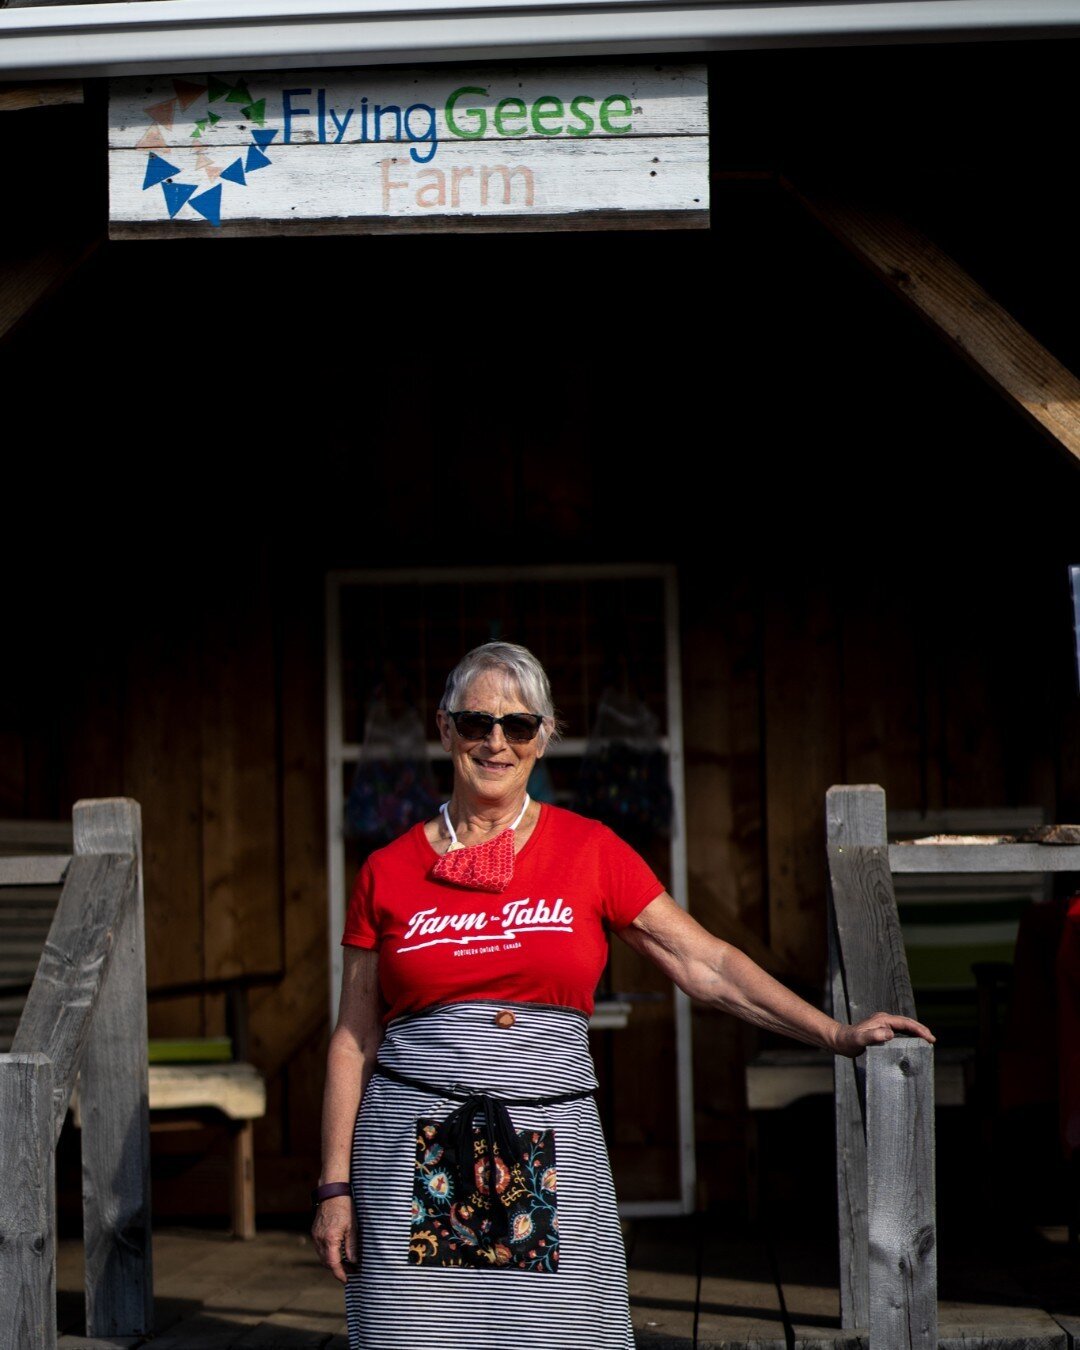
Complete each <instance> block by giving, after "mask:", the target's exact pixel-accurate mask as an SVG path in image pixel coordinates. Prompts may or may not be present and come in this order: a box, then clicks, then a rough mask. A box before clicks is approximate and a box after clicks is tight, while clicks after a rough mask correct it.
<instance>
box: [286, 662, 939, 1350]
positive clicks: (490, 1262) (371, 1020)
mask: <svg viewBox="0 0 1080 1350" xmlns="http://www.w3.org/2000/svg"><path fill="white" fill-rule="evenodd" d="M438 726H439V734H440V736H441V738H442V743H443V746H444V747H445V748H446V750H447V751H449V753H450V756H451V759H452V761H453V768H454V786H453V791H452V793H451V797H450V800H449V802H448V803H447V804H446V805H445V806H444V807H443V808H442V809H441V811H440V814H439V816H437V817H436V818H435V819H434V820H430V821H427V822H426V823H421V824H419V825H416V826H414V827H413V829H412V830H410V831H409V832H408V833H407V834H405V835H404V836H402V838H400V839H398V840H396V841H395V842H394V843H392V844H390V845H388V846H387V847H386V848H384V849H380V850H378V851H377V852H375V853H373V854H372V855H371V857H370V858H369V859H368V861H367V862H366V863H365V864H364V866H363V868H362V869H361V871H360V874H359V876H358V878H357V882H356V886H355V888H354V891H353V895H352V898H351V900H350V904H349V912H348V917H347V919H346V926H345V936H344V944H345V946H346V956H345V971H344V976H343V981H342V995H341V1007H340V1013H339V1018H338V1024H337V1027H336V1028H335V1030H334V1033H333V1036H332V1038H331V1043H330V1053H329V1060H328V1068H327V1079H326V1092H325V1099H324V1107H323V1169H322V1175H321V1177H320V1186H319V1187H318V1188H317V1190H316V1192H315V1199H316V1204H317V1213H316V1218H315V1223H314V1226H313V1229H312V1236H313V1239H314V1242H315V1246H316V1248H317V1250H318V1252H319V1255H320V1257H321V1259H322V1261H323V1263H324V1264H325V1265H326V1266H327V1267H328V1268H329V1269H330V1270H331V1271H332V1272H333V1273H334V1275H335V1276H336V1277H337V1278H338V1279H339V1280H341V1281H342V1282H343V1283H345V1285H346V1309H347V1312H348V1324H349V1344H350V1350H397V1348H398V1347H401V1350H436V1348H438V1350H486V1347H494V1346H499V1347H502V1346H505V1345H512V1346H514V1350H570V1348H571V1347H574V1350H577V1347H580V1346H583V1345H588V1346H590V1347H591V1348H592V1350H632V1347H633V1344H634V1341H633V1333H632V1331H631V1327H630V1315H629V1308H628V1301H627V1292H626V1265H625V1257H624V1253H623V1247H622V1238H621V1232H620V1228H619V1223H618V1216H617V1210H616V1205H615V1196H614V1192H613V1189H612V1184H611V1175H610V1170H609V1167H608V1160H607V1154H606V1151H605V1148H604V1142H603V1136H602V1133H601V1129H600V1123H599V1118H598V1116H597V1111H596V1105H595V1102H594V1099H593V1097H592V1090H593V1089H594V1088H595V1086H596V1080H595V1078H594V1076H593V1068H592V1062H591V1059H590V1057H589V1049H588V1037H587V1028H588V1016H589V1014H590V1013H591V1011H592V996H593V991H594V990H595V988H596V984H597V981H598V979H599V977H600V974H601V971H602V969H603V966H604V961H605V958H606V946H607V933H608V931H613V932H615V933H616V934H617V935H618V936H619V937H620V938H622V940H623V941H624V942H626V943H627V944H628V945H629V946H631V947H632V948H634V950H635V951H639V952H642V953H643V954H645V955H646V956H648V957H650V958H651V959H652V960H653V961H655V962H656V964H657V965H658V966H659V967H660V968H661V969H662V970H663V971H664V972H665V973H666V974H668V975H669V976H670V977H671V978H672V979H673V980H674V981H675V982H676V983H677V984H678V985H679V987H680V988H681V989H683V990H685V992H686V993H687V994H689V995H690V997H691V998H694V999H697V1000H699V1001H700V1002H703V1003H710V1004H712V1005H714V1006H716V1007H720V1008H723V1009H725V1010H727V1011H729V1012H733V1013H735V1014H736V1015H737V1016H739V1017H742V1018H744V1019H745V1020H746V1021H749V1022H753V1023H755V1024H756V1025H758V1026H762V1027H767V1028H769V1029H770V1030H773V1031H780V1032H783V1033H784V1034H786V1035H788V1036H792V1037H794V1038H795V1039H796V1040H800V1041H806V1042H809V1043H810V1044H813V1045H820V1046H823V1047H825V1048H826V1049H829V1050H832V1051H833V1052H835V1053H837V1054H844V1055H850V1056H855V1055H858V1054H859V1053H860V1052H861V1051H862V1049H863V1048H864V1047H865V1046H867V1045H874V1044H880V1043H882V1042H884V1041H888V1040H891V1039H892V1037H893V1036H894V1035H896V1034H898V1033H899V1034H903V1035H917V1036H922V1037H924V1038H925V1039H927V1040H931V1041H932V1040H933V1039H934V1038H933V1036H932V1035H931V1033H930V1031H929V1029H928V1028H927V1027H925V1026H923V1025H922V1024H921V1023H920V1022H916V1021H914V1020H912V1019H911V1018H907V1017H899V1016H894V1015H892V1014H889V1013H877V1014H875V1015H874V1016H873V1017H869V1018H867V1019H866V1020H865V1021H863V1022H860V1023H858V1025H856V1026H846V1025H843V1024H841V1023H839V1022H836V1021H834V1020H833V1018H831V1017H828V1016H827V1015H826V1014H825V1013H823V1012H821V1011H819V1010H818V1009H817V1008H814V1007H812V1006H811V1005H810V1004H808V1003H805V1002H804V1001H803V1000H802V999H800V998H799V997H798V996H797V995H795V994H794V993H792V992H791V991H790V990H789V989H787V988H785V986H784V985H782V984H780V983H778V982H777V981H776V980H774V979H773V978H772V977H771V976H769V975H768V974H766V973H765V971H763V970H762V969H761V968H760V967H759V966H757V965H755V964H754V962H753V961H751V960H750V959H749V957H747V956H745V955H743V953H742V952H740V951H738V950H737V949H736V948H734V947H732V946H730V945H729V944H727V943H726V942H722V941H720V940H719V939H717V938H714V937H712V936H711V935H710V934H709V933H707V932H706V931H705V930H704V929H703V928H702V927H701V926H700V925H699V924H698V923H697V922H696V921H695V920H694V919H693V918H691V917H690V915H688V914H687V913H685V911H683V910H682V909H680V908H679V906H678V905H677V904H676V903H675V902H674V901H673V900H672V899H671V897H670V896H669V895H668V894H667V892H666V891H665V889H664V887H663V885H662V883H661V882H660V881H659V880H657V878H656V876H655V875H654V874H653V872H652V871H651V870H650V868H649V867H648V866H647V864H646V863H645V862H644V860H643V859H642V858H640V857H639V856H638V854H636V853H635V852H634V851H633V850H632V849H631V848H630V847H629V846H628V845H626V844H625V843H623V842H622V841H621V840H620V839H618V837H617V836H616V835H614V834H613V833H612V831H611V830H609V829H608V828H607V827H606V826H604V825H602V824H600V823H598V822H596V821H590V820H587V819H585V818H584V817H582V816H578V815H576V814H574V813H573V812H570V811H566V810H563V809H561V808H559V807H554V806H549V805H544V806H541V805H540V804H539V803H537V802H534V801H531V800H530V798H529V796H528V793H527V791H526V789H527V785H528V781H529V776H530V774H531V772H532V770H533V767H534V765H535V763H536V761H537V760H538V759H539V758H540V757H541V756H542V755H543V753H544V750H545V748H546V746H547V745H548V743H549V742H550V740H551V737H552V736H553V735H554V734H555V733H556V726H555V715H554V708H553V705H552V701H551V693H550V689H549V686H548V681H547V677H546V675H545V673H544V671H543V668H542V667H541V666H540V664H539V662H538V661H537V660H536V658H535V657H534V656H533V655H532V654H531V653H530V652H529V651H527V650H526V649H525V648H523V647H518V646H514V645H512V644H509V643H488V644H486V645H485V646H483V647H478V648H476V649H475V650H474V651H472V652H470V653H469V654H468V655H467V656H466V657H465V658H464V660H463V661H462V662H461V663H460V664H459V665H458V666H457V668H456V669H455V670H454V671H453V672H452V673H451V675H450V677H449V680H448V681H447V685H446V692H445V694H444V696H443V701H442V707H441V708H440V710H439V712H438ZM361 1098H363V1105H362V1109H359V1108H360V1103H361ZM350 1182H351V1188H350ZM357 1215H359V1232H358V1227H357ZM361 1253H362V1258H361ZM358 1259H359V1260H360V1267H359V1270H357V1269H356V1263H357V1261H358Z"/></svg>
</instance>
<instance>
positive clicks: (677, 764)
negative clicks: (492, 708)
mask: <svg viewBox="0 0 1080 1350" xmlns="http://www.w3.org/2000/svg"><path fill="white" fill-rule="evenodd" d="M664 627H665V635H666V640H667V652H666V660H665V662H664V668H665V670H666V671H667V691H666V692H667V708H668V740H669V742H670V749H669V752H668V766H669V773H670V775H671V793H672V799H673V800H672V806H673V810H672V812H671V883H672V885H673V886H674V888H675V893H674V897H673V898H674V900H675V901H676V903H678V904H679V905H681V906H682V908H683V909H688V908H689V898H690V876H689V863H688V860H687V849H686V775H685V764H684V755H683V708H682V642H681V637H680V632H679V584H678V574H677V573H676V570H675V568H674V567H669V568H668V569H667V571H666V575H665V578H664ZM674 999H675V1046H676V1062H677V1065H678V1092H679V1187H680V1192H681V1194H680V1199H681V1200H682V1211H683V1213H684V1214H692V1213H693V1211H694V1202H695V1198H696V1192H697V1154H696V1151H695V1139H694V1055H693V1043H692V1038H691V1021H690V1000H689V999H688V998H687V996H686V995H685V994H684V993H683V992H682V990H681V989H675V991H674Z"/></svg>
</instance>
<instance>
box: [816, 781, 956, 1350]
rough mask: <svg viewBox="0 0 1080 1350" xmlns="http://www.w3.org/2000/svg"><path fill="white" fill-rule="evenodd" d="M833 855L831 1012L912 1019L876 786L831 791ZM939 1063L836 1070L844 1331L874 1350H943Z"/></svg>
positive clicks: (923, 1054)
mask: <svg viewBox="0 0 1080 1350" xmlns="http://www.w3.org/2000/svg"><path fill="white" fill-rule="evenodd" d="M826 846H827V850H828V859H829V878H830V887H831V896H832V907H831V913H830V948H829V953H830V976H831V979H832V990H833V1001H834V1007H833V1011H834V1014H835V1015H836V1016H837V1017H838V1018H841V1019H845V1018H846V1020H847V1021H848V1022H858V1021H861V1020H862V1019H863V1018H864V1017H869V1016H870V1015H871V1014H873V1013H875V1012H880V1011H883V1010H885V1011H889V1012H896V1013H902V1014H905V1015H906V1016H909V1017H914V1016H915V1000H914V997H913V995H912V992H911V980H910V977H909V975H908V969H907V958H906V955H905V952H904V941H903V936H902V934H901V932H900V922H899V918H898V916H897V912H896V899H895V895H894V893H893V885H892V872H891V871H890V869H889V853H888V842H887V837H886V830H885V793H884V792H883V791H882V789H881V788H880V787H873V786H870V787H833V788H830V789H829V791H828V794H827V796H826ZM933 1063H934V1060H933V1049H932V1047H931V1046H930V1045H929V1044H927V1043H926V1042H924V1041H921V1040H918V1039H916V1038H910V1037H903V1038H900V1037H898V1038H896V1039H895V1040H894V1041H891V1042H889V1043H888V1044H887V1045H884V1046H874V1047H871V1048H870V1049H868V1050H867V1051H866V1052H865V1054H864V1055H862V1056H860V1057H859V1059H857V1060H850V1059H846V1058H845V1057H842V1056H838V1057H837V1059H836V1061H835V1065H834V1074H835V1086H836V1144H837V1195H838V1203H839V1211H840V1212H839V1218H840V1258H841V1259H840V1306H841V1322H842V1325H843V1326H844V1327H845V1328H855V1327H867V1328H869V1331H870V1343H871V1346H872V1347H874V1350H906V1348H907V1347H915V1346H919V1347H926V1350H936V1346H937V1253H936V1243H935V1223H934V1113H933Z"/></svg>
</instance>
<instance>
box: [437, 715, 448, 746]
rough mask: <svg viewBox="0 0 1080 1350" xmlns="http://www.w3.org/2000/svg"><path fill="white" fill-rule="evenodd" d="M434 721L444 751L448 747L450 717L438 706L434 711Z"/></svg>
mask: <svg viewBox="0 0 1080 1350" xmlns="http://www.w3.org/2000/svg"><path fill="white" fill-rule="evenodd" d="M435 722H436V725H437V726H438V728H439V740H440V741H442V748H443V749H444V750H446V751H449V749H450V719H449V717H447V715H446V713H444V712H443V710H442V709H441V708H439V709H438V710H437V711H436V713H435Z"/></svg>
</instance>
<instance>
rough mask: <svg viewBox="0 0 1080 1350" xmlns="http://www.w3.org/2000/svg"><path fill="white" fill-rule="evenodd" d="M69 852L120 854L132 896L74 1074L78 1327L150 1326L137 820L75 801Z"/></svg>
mask: <svg viewBox="0 0 1080 1350" xmlns="http://www.w3.org/2000/svg"><path fill="white" fill-rule="evenodd" d="M74 827H75V853H76V856H86V855H94V854H127V855H129V856H130V857H132V858H133V859H134V861H135V879H134V887H133V894H132V896H131V898H130V900H129V902H128V904H127V905H126V906H125V907H124V910H123V912H122V915H121V918H120V921H119V923H118V925H117V928H116V931H115V934H114V936H113V951H112V960H111V962H110V964H109V973H108V975H107V976H106V979H105V985H104V988H103V989H102V991H101V996H100V1000H99V1003H98V1007H97V1010H96V1012H95V1015H94V1019H93V1022H92V1023H91V1026H90V1032H89V1036H88V1038H87V1042H86V1050H85V1052H84V1057H83V1063H82V1074H81V1079H80V1089H79V1092H80V1106H81V1111H82V1171H83V1235H84V1236H83V1241H84V1246H85V1250H86V1330H87V1334H88V1335H90V1336H137V1335H141V1334H144V1333H149V1332H150V1331H152V1330H153V1316H154V1305H153V1274H152V1265H151V1250H150V1237H151V1233H150V1117H149V1109H148V1099H149V1089H148V1084H147V1076H148V1068H147V1064H148V1061H147V1046H146V941H145V936H144V928H143V873H142V817H141V812H140V810H139V804H138V802H134V801H130V800H128V799H127V798H112V799H108V800H104V801H94V802H77V803H76V804H75V810H74Z"/></svg>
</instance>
